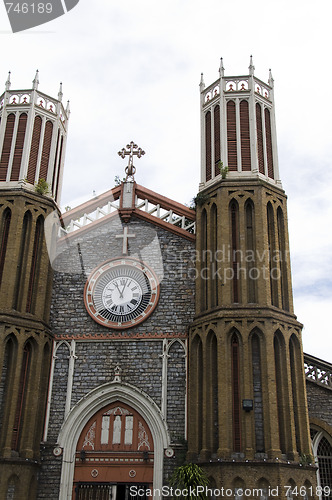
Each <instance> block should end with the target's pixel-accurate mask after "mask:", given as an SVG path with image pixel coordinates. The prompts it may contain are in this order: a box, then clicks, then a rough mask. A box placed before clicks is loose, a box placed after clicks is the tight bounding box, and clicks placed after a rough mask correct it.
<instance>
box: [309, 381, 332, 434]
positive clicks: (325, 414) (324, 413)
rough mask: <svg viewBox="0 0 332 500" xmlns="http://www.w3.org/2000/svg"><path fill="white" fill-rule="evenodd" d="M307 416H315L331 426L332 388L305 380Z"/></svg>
mask: <svg viewBox="0 0 332 500" xmlns="http://www.w3.org/2000/svg"><path fill="white" fill-rule="evenodd" d="M306 386H307V401H308V412H309V418H312V417H314V418H317V419H319V420H321V421H323V422H326V423H327V424H328V425H330V426H332V390H331V389H328V388H325V387H320V386H319V385H317V384H315V383H314V382H309V381H308V380H307V384H306Z"/></svg>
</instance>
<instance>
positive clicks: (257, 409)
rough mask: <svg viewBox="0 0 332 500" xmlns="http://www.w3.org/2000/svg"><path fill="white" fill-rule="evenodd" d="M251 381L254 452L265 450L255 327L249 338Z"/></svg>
mask: <svg viewBox="0 0 332 500" xmlns="http://www.w3.org/2000/svg"><path fill="white" fill-rule="evenodd" d="M250 342H251V362H252V382H253V395H254V418H255V442H256V452H257V453H262V452H264V451H265V437H264V404H263V387H262V358H261V332H260V331H259V330H257V329H255V330H254V331H253V333H252V335H251V338H250Z"/></svg>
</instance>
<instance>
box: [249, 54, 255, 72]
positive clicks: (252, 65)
mask: <svg viewBox="0 0 332 500" xmlns="http://www.w3.org/2000/svg"><path fill="white" fill-rule="evenodd" d="M254 71H255V66H254V63H253V61H252V56H250V65H249V75H253V74H254Z"/></svg>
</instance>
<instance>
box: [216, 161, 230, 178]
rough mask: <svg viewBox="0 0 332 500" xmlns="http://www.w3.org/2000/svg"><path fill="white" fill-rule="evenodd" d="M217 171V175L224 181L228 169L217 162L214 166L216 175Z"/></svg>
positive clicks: (220, 162)
mask: <svg viewBox="0 0 332 500" xmlns="http://www.w3.org/2000/svg"><path fill="white" fill-rule="evenodd" d="M218 169H219V173H220V174H221V178H222V179H226V175H227V173H228V167H227V166H226V165H224V164H223V162H222V161H218V163H217V165H216V174H218Z"/></svg>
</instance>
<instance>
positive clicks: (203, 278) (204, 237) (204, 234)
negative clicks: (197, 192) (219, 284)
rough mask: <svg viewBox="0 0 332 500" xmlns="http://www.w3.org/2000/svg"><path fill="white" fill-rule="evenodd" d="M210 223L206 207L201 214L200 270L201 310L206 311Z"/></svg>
mask: <svg viewBox="0 0 332 500" xmlns="http://www.w3.org/2000/svg"><path fill="white" fill-rule="evenodd" d="M207 226H208V224H207V212H206V210H205V208H203V210H202V215H201V272H200V282H201V287H200V289H201V311H205V310H206V309H207V308H208V281H209V280H208V276H207V269H208V249H207V245H208V227H207Z"/></svg>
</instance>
